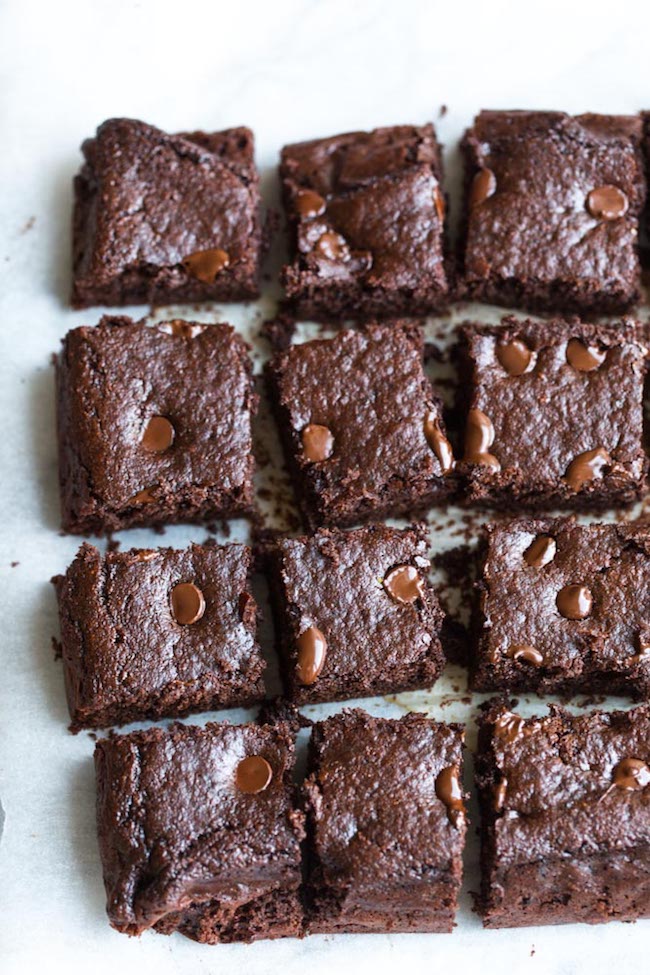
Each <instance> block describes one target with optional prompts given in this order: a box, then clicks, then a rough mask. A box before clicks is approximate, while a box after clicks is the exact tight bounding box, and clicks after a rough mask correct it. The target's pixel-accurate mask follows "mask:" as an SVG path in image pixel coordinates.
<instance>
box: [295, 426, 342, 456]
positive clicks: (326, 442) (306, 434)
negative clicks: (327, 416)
mask: <svg viewBox="0 0 650 975" xmlns="http://www.w3.org/2000/svg"><path fill="white" fill-rule="evenodd" d="M301 439H302V452H303V457H304V458H305V460H308V461H310V463H312V464H316V463H319V462H320V461H323V460H327V458H328V457H331V456H332V451H333V449H334V437H333V436H332V431H331V430H330V429H329V428H328V427H324V426H321V424H320V423H308V424H307V426H306V427H304V429H303V431H302V434H301Z"/></svg>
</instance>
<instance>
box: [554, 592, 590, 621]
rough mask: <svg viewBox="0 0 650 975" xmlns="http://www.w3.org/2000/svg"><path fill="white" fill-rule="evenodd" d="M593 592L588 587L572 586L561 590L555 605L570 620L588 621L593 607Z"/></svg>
mask: <svg viewBox="0 0 650 975" xmlns="http://www.w3.org/2000/svg"><path fill="white" fill-rule="evenodd" d="M593 602H594V601H593V597H592V595H591V591H590V590H589V589H588V588H587V587H586V586H579V585H571V586H565V587H564V589H560V591H559V593H558V594H557V598H556V600H555V604H556V606H557V608H558V609H559V611H560V613H561V614H562V616H564V617H565V618H566V619H568V620H586V619H587V617H588V616H589V615H590V614H591V608H592V606H593Z"/></svg>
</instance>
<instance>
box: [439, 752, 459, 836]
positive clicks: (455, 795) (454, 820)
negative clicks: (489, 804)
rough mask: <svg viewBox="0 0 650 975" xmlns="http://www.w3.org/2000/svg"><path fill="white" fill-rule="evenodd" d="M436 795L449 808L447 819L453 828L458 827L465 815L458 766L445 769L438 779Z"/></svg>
mask: <svg viewBox="0 0 650 975" xmlns="http://www.w3.org/2000/svg"><path fill="white" fill-rule="evenodd" d="M436 795H437V796H438V799H440V802H442V803H443V804H444V805H445V806H446V807H447V817H448V819H449V822H450V823H451V824H452V826H455V827H458V825H459V823H460V822H461V820H462V818H463V816H464V815H465V804H464V803H463V790H462V789H461V786H460V782H459V779H458V766H457V765H449V766H448V767H447V768H443V769H442V771H440V772H439V773H438V775H437V777H436Z"/></svg>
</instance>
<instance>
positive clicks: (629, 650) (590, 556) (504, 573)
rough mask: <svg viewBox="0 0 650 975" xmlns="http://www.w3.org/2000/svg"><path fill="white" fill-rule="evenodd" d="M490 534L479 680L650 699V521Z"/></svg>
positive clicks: (530, 526) (537, 523) (560, 523)
mask: <svg viewBox="0 0 650 975" xmlns="http://www.w3.org/2000/svg"><path fill="white" fill-rule="evenodd" d="M486 533H487V538H488V548H487V554H486V559H485V564H484V568H483V576H482V582H481V584H480V586H481V589H482V596H481V608H482V616H481V618H482V621H483V635H482V639H481V643H480V647H479V656H478V660H477V661H476V662H475V663H476V665H477V667H478V671H479V681H485V682H486V683H490V682H491V681H492V682H496V684H497V686H499V687H508V688H515V687H518V686H519V687H525V686H528V687H531V686H535V687H537V686H538V685H539V684H540V683H541V685H542V687H544V686H545V687H546V689H551V688H552V687H553V686H554V684H556V683H559V684H565V685H567V686H574V687H576V688H580V687H583V688H584V689H592V685H593V689H594V690H595V689H598V687H600V688H601V689H602V690H607V689H608V685H609V688H610V689H611V685H612V684H613V683H614V682H615V681H617V680H618V683H617V685H616V686H617V688H621V687H625V686H626V685H629V690H631V691H633V690H636V691H637V692H639V693H641V694H643V695H644V696H646V695H648V694H649V693H650V527H648V525H644V524H643V523H639V522H632V523H629V524H625V523H622V524H616V525H589V526H588V527H587V526H581V525H577V524H576V523H575V521H573V519H536V520H532V519H531V520H525V521H515V522H510V523H509V524H506V525H489V526H487V528H486ZM493 686H494V684H493Z"/></svg>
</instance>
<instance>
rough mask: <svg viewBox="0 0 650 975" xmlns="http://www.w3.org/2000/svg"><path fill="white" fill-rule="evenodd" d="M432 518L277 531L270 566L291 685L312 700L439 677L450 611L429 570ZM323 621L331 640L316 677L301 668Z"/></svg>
mask: <svg viewBox="0 0 650 975" xmlns="http://www.w3.org/2000/svg"><path fill="white" fill-rule="evenodd" d="M426 553H427V532H426V527H425V526H424V525H414V526H412V527H411V528H409V529H407V530H404V531H398V530H396V529H393V528H388V527H386V526H384V525H371V526H369V527H366V528H361V529H358V530H356V531H337V530H333V531H332V530H327V529H323V530H321V531H318V532H316V534H315V535H313V536H303V537H301V538H295V539H289V538H284V539H278V540H277V543H276V546H275V551H274V558H273V565H272V569H271V572H270V581H271V594H272V597H273V607H274V617H275V622H276V633H277V635H278V652H279V658H280V662H281V668H282V674H283V682H284V686H285V693H286V694H287V696H288V697H289V699H290V700H291V701H294V702H295V703H297V704H306V703H308V702H316V701H336V700H344V699H346V698H351V697H372V696H375V695H377V694H391V693H393V694H394V693H398V692H399V691H404V690H409V689H412V688H416V687H431V686H432V685H433V684H434V683H435V681H436V680H437V679H438V677H439V676H440V673H441V672H442V669H443V667H444V664H445V657H444V653H443V651H442V647H441V644H440V630H441V627H442V624H443V620H444V613H443V611H442V609H441V607H440V604H439V602H438V599H437V597H436V595H435V593H434V591H433V587H432V586H431V584H430V582H429V580H428V577H427V570H428V569H429V567H430V562H429V560H428V558H427V557H426ZM314 628H316V629H317V630H318V632H319V633H320V634H322V636H323V638H324V640H325V642H326V651H325V659H324V663H323V665H322V667H321V669H320V670H319V672H318V674H317V675H316V677H314V678H313V679H312V677H311V675H306V674H304V673H303V672H302V666H301V661H302V660H303V654H304V649H303V652H302V653H301V647H302V644H303V642H304V640H305V639H306V634H309V633H313V632H314Z"/></svg>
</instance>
